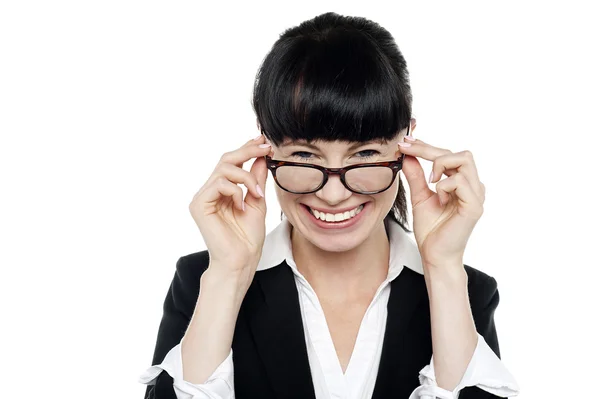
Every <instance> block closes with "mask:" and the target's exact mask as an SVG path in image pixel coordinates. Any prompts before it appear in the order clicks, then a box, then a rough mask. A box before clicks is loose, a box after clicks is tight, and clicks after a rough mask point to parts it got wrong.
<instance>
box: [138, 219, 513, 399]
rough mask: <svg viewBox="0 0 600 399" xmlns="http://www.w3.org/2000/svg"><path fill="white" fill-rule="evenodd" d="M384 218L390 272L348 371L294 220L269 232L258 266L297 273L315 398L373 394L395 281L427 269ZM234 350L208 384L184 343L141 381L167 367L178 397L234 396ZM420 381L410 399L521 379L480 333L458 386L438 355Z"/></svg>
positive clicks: (504, 387) (503, 386) (492, 388)
mask: <svg viewBox="0 0 600 399" xmlns="http://www.w3.org/2000/svg"><path fill="white" fill-rule="evenodd" d="M385 223H386V227H387V231H388V235H389V240H390V264H389V270H388V276H387V278H386V279H385V281H384V282H383V283H382V284H381V285H380V286H379V288H378V289H377V292H376V294H375V296H374V297H373V300H372V302H371V304H370V305H369V307H368V308H367V310H366V312H365V315H364V318H363V320H362V323H361V325H360V328H359V332H358V336H357V338H356V343H355V346H354V349H353V352H352V356H351V358H350V361H349V363H348V367H347V369H346V372H345V373H343V372H342V368H341V365H340V363H339V359H338V356H337V353H336V351H335V347H334V344H333V340H332V338H331V335H330V333H329V328H328V326H327V321H326V319H325V314H324V312H323V309H322V308H321V305H320V302H319V299H318V297H317V295H316V293H315V291H314V290H313V289H312V287H311V286H310V284H309V283H308V281H307V280H306V279H305V278H304V276H302V274H301V273H300V272H299V271H298V269H297V267H296V263H295V262H294V259H293V257H292V246H291V239H290V233H291V229H292V226H291V224H290V223H289V221H288V220H287V219H286V218H285V216H284V217H283V220H282V221H281V223H280V224H279V225H278V226H277V227H276V228H275V229H273V230H272V231H271V232H270V233H269V234H267V236H266V237H265V243H264V246H263V251H262V257H261V258H260V261H259V263H258V267H257V271H260V270H265V269H268V268H270V267H274V266H277V265H279V264H281V262H282V261H283V260H285V261H286V263H287V264H288V265H289V266H290V267H291V269H292V271H293V272H294V276H295V281H296V286H297V288H298V295H299V299H300V308H301V314H302V321H303V325H304V336H305V338H306V347H307V350H308V360H309V364H310V369H311V374H312V378H313V384H314V388H315V394H316V399H370V398H371V397H372V394H373V389H374V387H375V381H376V379H377V371H378V366H379V360H380V358H381V349H382V347H383V337H384V333H385V326H386V320H387V303H388V298H389V295H390V292H391V286H390V282H391V281H392V280H393V279H395V278H396V277H397V276H398V275H399V274H400V272H401V271H402V269H403V268H404V266H406V267H408V268H410V269H412V270H414V271H415V272H418V273H420V274H423V265H422V263H421V256H420V253H419V251H418V248H417V245H416V243H415V242H414V240H413V239H412V238H411V237H410V236H409V234H408V233H406V232H405V231H404V230H403V229H402V228H401V227H400V226H399V225H398V224H397V223H395V222H392V221H390V220H389V219H388V218H386V219H385ZM232 355H233V353H232V351H230V352H229V355H228V357H227V358H226V359H225V360H224V361H223V363H221V364H220V365H219V366H218V368H217V369H216V370H215V372H214V373H213V374H212V375H211V376H210V377H209V378H208V379H207V381H206V382H205V383H204V384H192V383H189V382H187V381H185V380H183V371H182V361H181V342H180V343H179V344H177V345H176V346H175V347H173V348H172V349H171V350H170V351H169V353H167V355H166V356H165V359H164V360H163V362H162V363H161V364H158V365H153V366H151V367H150V368H148V369H147V370H146V371H145V372H144V373H143V374H142V375H141V376H140V377H139V382H141V383H143V384H154V383H155V381H154V380H155V379H156V377H158V375H159V374H160V373H161V372H162V371H163V370H165V371H166V372H167V373H169V375H170V376H171V377H172V378H173V385H174V389H175V392H176V396H177V398H178V399H192V398H194V399H198V398H205V399H209V398H210V399H217V398H218V399H233V398H235V392H234V389H233V386H234V384H233V357H232ZM419 381H420V383H421V385H420V386H419V387H417V388H416V389H415V390H414V391H413V392H412V394H411V395H410V397H409V398H407V399H417V398H420V399H436V398H440V399H455V398H458V394H459V391H460V390H461V389H463V388H465V387H467V386H477V387H479V388H481V389H483V390H485V391H487V392H490V393H492V394H494V395H497V396H501V397H509V396H516V395H517V394H518V393H519V386H518V384H517V382H516V380H515V379H514V377H513V376H512V375H511V374H510V372H509V371H508V370H507V369H506V367H505V366H504V364H503V363H502V362H501V360H500V359H499V358H498V356H496V354H495V353H494V352H493V351H492V349H491V348H490V347H489V346H488V344H487V343H486V342H485V340H484V339H483V337H482V336H481V335H480V334H478V342H477V347H476V349H475V352H474V353H473V357H472V358H471V361H470V363H469V365H468V366H467V369H466V371H465V373H464V375H463V378H462V380H461V381H460V382H459V384H458V386H457V387H456V388H455V389H454V390H453V391H447V390H445V389H442V388H440V387H438V386H437V384H436V379H435V373H434V368H433V356H432V358H431V361H430V363H429V365H427V366H425V367H424V368H423V369H422V370H421V371H420V372H419Z"/></svg>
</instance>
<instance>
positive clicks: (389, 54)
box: [252, 12, 412, 232]
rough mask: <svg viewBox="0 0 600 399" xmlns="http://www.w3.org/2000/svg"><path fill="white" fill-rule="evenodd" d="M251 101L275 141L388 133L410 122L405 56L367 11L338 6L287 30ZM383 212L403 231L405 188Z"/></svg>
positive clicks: (353, 138) (359, 138) (270, 55)
mask: <svg viewBox="0 0 600 399" xmlns="http://www.w3.org/2000/svg"><path fill="white" fill-rule="evenodd" d="M252 102H253V107H254V112H255V113H256V117H257V122H258V126H259V128H260V130H261V132H262V134H264V135H265V136H266V137H267V139H268V140H269V141H271V142H272V143H273V144H275V145H276V146H279V145H281V144H282V143H283V142H284V141H286V140H287V139H290V140H306V141H307V142H312V141H315V140H323V141H338V140H339V141H345V142H364V141H369V140H374V139H380V140H390V139H392V138H394V137H395V136H396V135H397V134H398V133H399V132H400V131H401V130H402V129H404V128H406V127H408V125H409V123H410V118H411V114H412V93H411V89H410V84H409V79H408V71H407V69H406V61H405V60H404V57H403V56H402V53H401V52H400V50H399V49H398V46H397V45H396V42H395V41H394V38H393V37H392V35H391V34H390V33H389V32H388V31H387V30H386V29H384V28H383V27H381V26H380V25H379V24H377V23H375V22H373V21H370V20H368V19H366V18H362V17H349V16H342V15H339V14H336V13H333V12H328V13H325V14H321V15H318V16H316V17H314V18H313V19H310V20H307V21H304V22H302V23H301V24H300V25H298V26H296V27H292V28H289V29H287V30H285V31H284V32H283V33H282V34H281V35H280V36H279V39H278V40H277V41H276V42H275V44H273V46H272V48H271V50H270V51H269V53H268V54H267V55H266V56H265V58H264V60H263V62H262V65H261V66H260V68H259V70H258V72H257V74H256V80H255V84H254V92H253V100H252ZM386 217H390V218H391V219H393V220H394V221H395V222H396V223H398V224H399V225H400V226H401V227H402V228H403V229H404V231H406V232H411V230H410V229H408V221H407V202H406V193H405V190H404V187H403V184H402V180H401V179H400V180H399V187H398V193H397V195H396V200H395V201H394V205H393V207H392V209H391V210H390V211H389V213H388V215H387V216H386Z"/></svg>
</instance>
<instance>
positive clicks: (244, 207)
mask: <svg viewBox="0 0 600 399" xmlns="http://www.w3.org/2000/svg"><path fill="white" fill-rule="evenodd" d="M242 211H244V212H246V204H245V203H244V201H242Z"/></svg>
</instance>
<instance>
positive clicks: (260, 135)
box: [254, 134, 262, 141]
mask: <svg viewBox="0 0 600 399" xmlns="http://www.w3.org/2000/svg"><path fill="white" fill-rule="evenodd" d="M261 137H262V134H259V135H258V137H256V138H255V139H254V141H257V140H259V139H260V138H261Z"/></svg>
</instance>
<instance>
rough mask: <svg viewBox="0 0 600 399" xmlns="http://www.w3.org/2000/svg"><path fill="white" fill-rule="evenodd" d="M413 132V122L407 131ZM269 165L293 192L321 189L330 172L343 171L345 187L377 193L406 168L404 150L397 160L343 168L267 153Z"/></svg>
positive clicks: (353, 190) (362, 191) (283, 187)
mask: <svg viewBox="0 0 600 399" xmlns="http://www.w3.org/2000/svg"><path fill="white" fill-rule="evenodd" d="M407 134H410V125H409V128H408V131H407ZM265 159H266V161H267V168H268V169H269V170H270V171H271V174H272V175H273V179H274V180H275V183H277V185H278V186H279V187H281V189H282V190H285V191H287V192H289V193H292V194H310V193H314V192H316V191H319V190H320V189H321V188H323V186H325V184H327V180H328V179H329V176H330V175H340V180H341V181H342V184H343V185H344V187H346V188H347V189H348V190H350V191H352V192H353V193H356V194H377V193H381V192H383V191H385V190H387V189H388V188H390V187H391V186H392V184H393V183H394V180H395V179H396V175H397V174H398V171H399V170H400V169H402V162H403V161H404V153H402V155H400V157H399V158H398V159H397V160H395V161H385V162H372V163H363V164H357V165H350V166H346V167H343V168H326V167H324V166H319V165H312V164H305V163H300V162H288V161H280V160H275V159H272V158H271V157H269V156H268V155H266V156H265Z"/></svg>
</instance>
